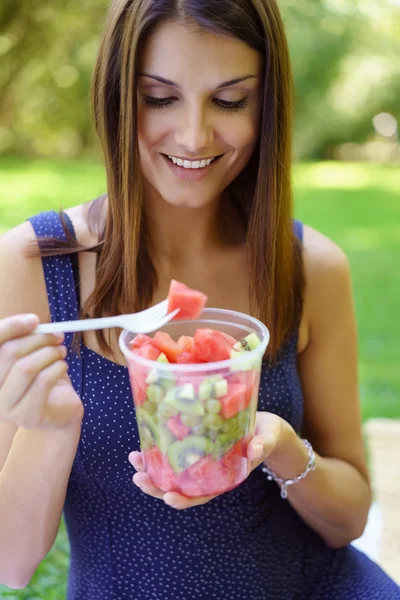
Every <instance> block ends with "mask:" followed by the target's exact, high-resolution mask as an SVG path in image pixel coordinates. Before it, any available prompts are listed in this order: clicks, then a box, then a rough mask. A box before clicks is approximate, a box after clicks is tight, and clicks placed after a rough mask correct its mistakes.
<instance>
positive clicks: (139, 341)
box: [130, 333, 153, 350]
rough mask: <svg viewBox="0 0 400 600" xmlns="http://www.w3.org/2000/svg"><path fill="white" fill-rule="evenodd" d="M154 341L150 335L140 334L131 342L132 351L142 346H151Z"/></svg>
mask: <svg viewBox="0 0 400 600" xmlns="http://www.w3.org/2000/svg"><path fill="white" fill-rule="evenodd" d="M152 341H153V340H152V339H151V337H150V336H149V335H145V334H144V333H138V334H137V335H135V337H134V338H133V340H132V341H131V342H130V347H131V349H132V350H134V349H135V348H140V346H144V345H145V344H151V342H152Z"/></svg>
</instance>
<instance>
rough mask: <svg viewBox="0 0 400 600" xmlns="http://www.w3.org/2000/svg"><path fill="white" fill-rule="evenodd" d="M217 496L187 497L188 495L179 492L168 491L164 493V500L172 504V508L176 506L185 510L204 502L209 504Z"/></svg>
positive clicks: (177, 508)
mask: <svg viewBox="0 0 400 600" xmlns="http://www.w3.org/2000/svg"><path fill="white" fill-rule="evenodd" d="M214 498H216V496H201V497H198V498H186V496H181V495H180V494H178V493H177V492H166V493H165V494H164V502H165V503H166V504H168V506H171V507H172V508H176V510H185V509H187V508H193V507H194V506H201V505H202V504H207V502H210V500H213V499H214Z"/></svg>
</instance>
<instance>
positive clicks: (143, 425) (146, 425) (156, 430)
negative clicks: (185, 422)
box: [139, 411, 175, 453]
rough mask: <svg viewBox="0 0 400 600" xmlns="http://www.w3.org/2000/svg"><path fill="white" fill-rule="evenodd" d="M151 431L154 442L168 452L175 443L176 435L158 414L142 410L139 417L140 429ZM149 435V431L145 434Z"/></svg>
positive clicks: (162, 450)
mask: <svg viewBox="0 0 400 600" xmlns="http://www.w3.org/2000/svg"><path fill="white" fill-rule="evenodd" d="M141 429H143V431H147V432H150V434H151V437H152V439H153V440H154V443H155V444H156V445H157V446H158V447H159V448H160V450H161V452H163V453H165V452H167V450H168V448H169V447H170V445H171V444H173V443H174V441H175V437H174V436H173V434H172V433H171V431H170V430H169V429H168V427H167V426H166V425H164V424H163V423H161V422H160V420H159V419H158V417H157V414H154V415H149V414H148V413H146V412H143V411H141V412H140V417H139V431H140V430H141ZM145 435H147V433H146V434H145Z"/></svg>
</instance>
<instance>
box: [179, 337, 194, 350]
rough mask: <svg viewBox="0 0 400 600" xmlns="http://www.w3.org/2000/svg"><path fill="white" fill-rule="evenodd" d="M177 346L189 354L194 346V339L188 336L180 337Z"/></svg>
mask: <svg viewBox="0 0 400 600" xmlns="http://www.w3.org/2000/svg"><path fill="white" fill-rule="evenodd" d="M177 344H178V346H180V347H181V348H182V350H184V351H185V352H190V351H191V350H192V348H193V346H194V339H193V338H192V337H190V336H189V335H181V337H180V338H179V340H178V341H177Z"/></svg>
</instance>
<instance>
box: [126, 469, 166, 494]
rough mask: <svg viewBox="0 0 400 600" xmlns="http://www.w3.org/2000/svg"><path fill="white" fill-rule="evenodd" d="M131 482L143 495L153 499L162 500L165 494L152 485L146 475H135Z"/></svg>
mask: <svg viewBox="0 0 400 600" xmlns="http://www.w3.org/2000/svg"><path fill="white" fill-rule="evenodd" d="M132 481H133V483H134V484H135V485H137V486H138V488H140V489H141V490H142V492H144V493H145V494H149V495H150V496H153V498H158V499H159V500H163V499H164V494H165V492H163V491H162V490H160V489H159V488H157V487H156V486H155V485H153V484H152V482H151V481H150V478H149V476H148V475H147V473H135V474H134V476H133V478H132Z"/></svg>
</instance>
